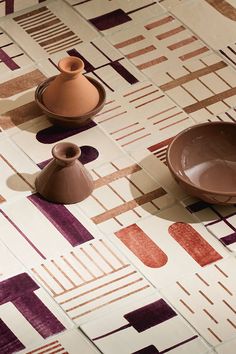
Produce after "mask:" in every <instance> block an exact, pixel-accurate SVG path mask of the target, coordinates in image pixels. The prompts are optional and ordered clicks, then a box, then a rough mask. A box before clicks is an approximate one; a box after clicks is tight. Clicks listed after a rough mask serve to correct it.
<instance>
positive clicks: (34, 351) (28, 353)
mask: <svg viewBox="0 0 236 354" xmlns="http://www.w3.org/2000/svg"><path fill="white" fill-rule="evenodd" d="M58 343H59V342H58V340H56V341H54V342H51V343H48V344H46V345H43V346H42V347H38V348H37V349H34V350H32V351H31V352H27V353H26V354H33V353H36V352H37V351H38V350H41V349H45V348H48V347H51V346H52V345H54V344H58ZM39 354H40V353H39Z"/></svg>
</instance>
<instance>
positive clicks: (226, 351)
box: [215, 339, 236, 354]
mask: <svg viewBox="0 0 236 354" xmlns="http://www.w3.org/2000/svg"><path fill="white" fill-rule="evenodd" d="M235 346H236V339H233V340H231V341H229V342H227V343H224V344H222V345H219V346H218V347H217V348H215V351H216V353H217V354H234V353H235Z"/></svg>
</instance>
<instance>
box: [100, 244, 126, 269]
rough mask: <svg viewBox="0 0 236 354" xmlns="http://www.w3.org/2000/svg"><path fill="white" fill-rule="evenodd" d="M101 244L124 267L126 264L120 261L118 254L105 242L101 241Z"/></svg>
mask: <svg viewBox="0 0 236 354" xmlns="http://www.w3.org/2000/svg"><path fill="white" fill-rule="evenodd" d="M99 242H100V243H101V244H102V245H103V246H104V247H105V248H106V249H107V250H108V251H109V252H110V253H111V255H112V256H113V257H114V258H115V259H116V260H117V261H118V262H119V263H120V264H121V265H122V266H124V265H125V263H124V262H123V261H122V259H120V258H119V257H118V256H117V254H116V253H115V252H114V251H113V250H112V249H111V248H110V247H109V246H108V244H107V243H106V242H104V241H103V240H101V239H100V240H99Z"/></svg>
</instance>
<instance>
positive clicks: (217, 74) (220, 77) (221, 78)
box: [214, 71, 233, 88]
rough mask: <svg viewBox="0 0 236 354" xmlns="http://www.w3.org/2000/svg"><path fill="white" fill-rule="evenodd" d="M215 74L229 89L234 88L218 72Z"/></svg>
mask: <svg viewBox="0 0 236 354" xmlns="http://www.w3.org/2000/svg"><path fill="white" fill-rule="evenodd" d="M214 74H215V75H216V76H217V77H218V78H219V79H220V80H221V81H223V82H224V83H225V84H226V85H227V86H228V87H230V88H233V86H231V85H230V84H229V82H227V81H226V80H225V79H224V78H223V77H222V76H220V75H219V73H218V72H217V71H216V72H215V73H214Z"/></svg>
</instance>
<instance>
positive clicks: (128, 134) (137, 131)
mask: <svg viewBox="0 0 236 354" xmlns="http://www.w3.org/2000/svg"><path fill="white" fill-rule="evenodd" d="M143 130H145V128H143V127H142V128H139V129H136V130H134V131H132V132H130V133H127V134H125V135H122V136H120V137H119V138H116V139H115V140H116V141H120V140H122V139H124V138H127V137H128V136H131V135H133V134H136V133H139V132H141V131H143Z"/></svg>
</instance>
